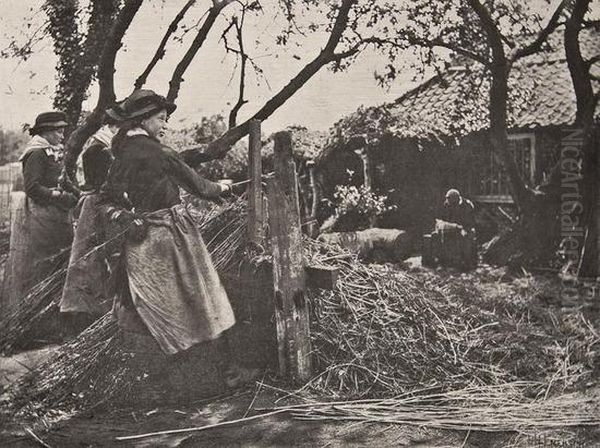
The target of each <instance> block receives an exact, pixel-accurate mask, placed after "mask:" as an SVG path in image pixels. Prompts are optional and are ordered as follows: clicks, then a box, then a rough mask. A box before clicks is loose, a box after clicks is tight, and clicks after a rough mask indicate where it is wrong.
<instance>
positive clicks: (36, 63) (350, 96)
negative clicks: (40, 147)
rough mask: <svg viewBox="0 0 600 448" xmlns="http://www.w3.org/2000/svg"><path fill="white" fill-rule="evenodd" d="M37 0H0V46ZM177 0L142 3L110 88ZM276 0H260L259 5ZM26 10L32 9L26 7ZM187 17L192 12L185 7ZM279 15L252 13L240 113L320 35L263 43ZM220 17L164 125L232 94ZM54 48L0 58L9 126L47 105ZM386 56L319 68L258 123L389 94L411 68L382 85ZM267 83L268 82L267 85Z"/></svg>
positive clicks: (157, 84) (210, 110)
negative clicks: (256, 67) (249, 62)
mask: <svg viewBox="0 0 600 448" xmlns="http://www.w3.org/2000/svg"><path fill="white" fill-rule="evenodd" d="M41 3H42V0H18V1H17V0H0V6H1V8H2V9H1V10H2V14H1V17H0V30H1V31H0V44H1V47H2V48H4V47H6V45H7V44H8V42H9V41H10V36H11V35H14V34H15V33H18V30H19V29H23V27H24V26H25V24H28V23H31V25H32V26H33V27H35V26H38V25H39V23H41V20H42V19H43V18H44V16H43V14H42V13H36V11H39V8H40V5H41ZM184 3H185V0H168V1H164V2H162V1H160V0H154V1H151V2H150V3H147V4H145V5H144V6H142V9H141V10H140V12H139V13H138V16H137V17H136V19H135V21H134V23H133V24H132V26H131V28H130V30H129V31H128V33H127V35H126V39H125V42H124V43H125V46H124V48H123V49H122V50H121V52H120V53H119V55H118V58H117V72H116V75H115V76H116V78H115V79H116V92H117V97H118V98H122V97H123V96H125V95H127V94H128V93H130V92H131V88H132V85H133V81H134V80H135V78H136V77H137V76H138V75H139V73H140V72H141V71H142V70H143V68H144V67H145V65H146V64H147V63H148V61H149V60H150V58H151V56H152V54H153V52H154V50H155V48H156V46H157V44H158V42H159V41H160V39H161V37H162V35H163V33H164V32H165V30H166V28H167V26H168V24H169V22H170V20H171V19H172V17H173V16H174V15H175V14H176V13H177V11H178V10H179V9H180V8H181V6H182V5H183V4H184ZM209 3H210V2H209V1H208V0H201V1H199V2H198V4H197V6H195V7H194V9H193V10H191V11H190V13H193V14H194V16H193V17H194V18H195V20H194V21H192V20H189V21H188V22H187V23H188V24H192V23H194V22H195V21H197V20H198V17H200V16H201V14H202V13H203V12H204V11H205V10H206V9H207V6H208V4H209ZM276 3H277V2H276V0H263V1H262V4H263V5H264V6H265V8H266V9H268V8H269V6H271V7H272V6H273V5H275V4H276ZM32 11H33V12H32ZM190 17H192V15H191V14H190ZM282 20H283V19H282V18H281V17H276V18H275V19H273V14H265V15H264V16H263V17H260V18H258V19H253V22H252V26H251V27H248V30H247V33H246V36H245V39H246V42H247V46H250V47H252V48H253V49H252V50H249V51H251V52H252V54H251V56H253V57H255V58H256V61H257V63H259V64H260V66H261V68H262V69H263V70H264V73H265V76H266V79H267V81H268V84H267V82H265V81H264V80H260V84H259V85H257V82H256V79H255V77H254V76H253V75H251V76H249V78H248V84H247V85H248V87H247V99H248V100H249V101H250V103H249V104H248V105H246V106H244V108H243V109H242V112H241V113H240V119H243V118H245V117H247V116H249V115H251V114H252V113H253V112H255V111H256V110H257V109H258V108H259V107H260V106H261V105H262V104H264V102H265V101H266V100H267V99H268V98H269V97H270V96H272V94H273V93H274V92H276V91H277V90H279V89H280V88H281V87H282V86H284V85H285V84H286V83H287V82H288V81H289V79H290V78H291V77H292V76H293V75H294V74H295V73H296V72H297V71H298V70H299V69H301V68H302V67H303V66H304V65H305V64H306V63H307V62H308V61H309V60H310V59H311V58H313V57H314V56H315V55H316V54H317V53H318V51H319V48H320V47H321V46H323V45H324V42H325V40H326V36H317V35H315V36H312V37H310V38H307V39H306V40H305V43H304V44H303V46H302V47H300V48H297V47H293V46H291V47H290V48H286V49H281V48H280V47H276V46H274V45H272V44H271V43H272V42H273V41H274V36H275V35H276V34H277V31H278V29H280V24H281V22H282ZM224 26H225V25H224V22H223V21H220V22H218V23H217V25H216V26H215V28H213V32H212V34H211V35H209V38H208V40H207V42H206V43H205V46H204V47H203V48H202V49H201V50H200V52H199V53H198V55H197V57H196V59H195V60H194V62H193V63H192V65H191V66H190V67H189V69H188V72H187V74H186V76H185V82H184V84H183V86H182V90H181V92H180V96H179V99H178V106H179V107H178V110H177V111H176V112H175V114H174V115H173V119H172V125H173V126H175V127H178V126H182V125H184V124H186V123H193V122H194V121H197V120H198V119H199V118H200V117H202V116H203V115H211V114H215V113H224V114H227V113H228V111H229V109H230V108H231V105H232V104H234V103H235V101H236V99H237V94H238V92H237V83H238V78H237V76H238V75H237V73H236V74H235V75H234V78H233V82H232V83H231V84H229V81H230V79H231V75H232V69H233V67H234V64H235V60H234V58H233V57H225V52H224V50H223V49H222V45H220V44H219V43H218V42H217V41H218V37H219V36H220V32H221V30H222V29H223V27H224ZM192 37H193V32H190V33H188V35H187V39H186V40H185V41H184V44H183V45H182V44H178V43H175V42H171V43H170V45H169V47H168V54H167V56H166V57H165V59H164V60H163V61H161V62H160V65H159V66H158V67H157V68H156V70H155V71H154V73H153V75H152V76H151V78H150V79H149V82H148V85H147V87H148V88H152V89H154V90H156V91H157V92H159V93H163V94H165V93H166V90H167V87H168V81H169V79H170V76H171V74H172V70H173V68H174V67H175V65H176V63H177V61H178V60H179V58H180V57H181V55H182V52H183V51H184V50H185V48H186V46H187V44H188V43H189V41H190V38H192ZM55 63H56V59H55V56H54V54H53V52H52V46H51V43H50V42H47V43H46V44H45V45H44V46H42V47H40V48H38V50H37V51H36V53H35V54H34V55H33V56H32V57H31V58H30V59H29V60H28V61H26V62H18V61H14V60H0V64H1V66H0V102H1V104H2V107H1V108H0V125H2V126H3V127H4V128H15V127H18V126H21V125H22V124H23V123H25V122H30V121H32V120H33V119H34V118H35V115H36V114H37V113H38V112H40V111H44V110H47V109H49V108H51V107H52V95H53V92H54V87H55V73H54V66H55ZM385 63H386V61H385V60H384V59H382V58H381V57H380V56H378V55H375V54H372V53H367V54H364V55H363V56H362V57H360V59H359V60H358V61H357V63H356V64H354V65H353V66H352V67H351V68H350V70H349V71H348V72H346V73H336V74H334V73H332V72H330V71H328V70H322V71H321V72H320V73H319V74H317V75H316V76H315V77H314V78H313V79H311V80H310V81H309V83H308V84H307V85H305V86H304V87H303V88H302V89H301V90H300V91H299V92H298V93H296V95H295V96H294V97H293V98H291V99H290V100H289V101H288V102H287V103H286V104H285V105H284V106H283V107H282V108H280V109H279V110H278V111H277V112H276V113H275V114H274V115H273V116H272V117H271V118H270V119H269V120H268V122H267V123H265V125H264V128H265V130H267V131H275V130H278V129H281V128H283V127H284V126H286V125H289V124H301V125H305V126H308V127H311V128H314V129H327V128H328V127H329V126H331V125H332V124H333V123H334V122H335V121H336V120H338V119H340V118H341V117H343V116H344V115H345V114H348V113H350V112H352V111H354V110H355V109H356V108H357V107H358V106H360V105H361V104H364V105H373V104H379V103H382V102H384V101H389V100H393V99H395V98H396V97H398V96H399V94H400V93H402V92H403V91H405V90H406V89H407V88H409V87H411V86H412V85H414V84H412V83H411V81H412V79H413V77H414V73H412V72H407V73H404V74H402V76H401V77H400V78H399V79H398V80H397V81H396V82H395V83H394V84H393V85H392V86H391V88H390V90H389V91H388V90H384V89H382V88H381V87H379V86H378V85H377V83H376V81H375V80H374V77H373V73H374V71H375V70H377V69H379V70H380V71H381V70H382V69H383V67H384V66H385ZM269 86H270V88H269ZM92 90H93V92H92V95H91V97H90V99H89V100H88V101H87V102H86V103H85V104H84V107H87V108H88V109H89V108H91V107H93V105H94V103H95V100H96V96H95V88H94V89H92Z"/></svg>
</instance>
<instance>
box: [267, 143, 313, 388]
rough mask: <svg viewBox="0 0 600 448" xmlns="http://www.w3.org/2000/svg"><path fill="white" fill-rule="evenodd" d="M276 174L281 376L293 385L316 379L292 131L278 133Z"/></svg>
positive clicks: (272, 229) (271, 187)
mask: <svg viewBox="0 0 600 448" xmlns="http://www.w3.org/2000/svg"><path fill="white" fill-rule="evenodd" d="M274 151H275V155H274V168H275V176H274V177H273V178H271V179H269V182H268V184H267V193H268V198H269V233H270V240H271V247H272V249H273V277H274V278H273V282H274V296H275V320H276V327H277V346H278V358H279V372H280V374H281V375H282V376H285V377H288V378H289V379H291V380H292V382H302V381H307V380H308V379H310V376H311V358H310V351H311V349H310V330H309V314H308V303H307V299H306V282H305V270H304V266H303V261H302V232H301V228H300V210H299V203H298V182H297V178H296V168H295V164H294V160H293V157H292V140H291V135H290V133H289V132H279V133H277V134H275V150H274Z"/></svg>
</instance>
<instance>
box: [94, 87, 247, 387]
mask: <svg viewBox="0 0 600 448" xmlns="http://www.w3.org/2000/svg"><path fill="white" fill-rule="evenodd" d="M121 110H122V114H123V119H124V120H125V121H124V124H123V125H121V127H120V129H119V132H118V133H117V135H116V136H115V138H114V139H113V147H112V150H113V154H114V156H115V160H114V162H113V164H112V166H111V168H110V171H109V175H108V179H107V181H106V184H105V185H104V187H103V189H102V194H103V196H104V198H105V200H106V202H107V203H108V204H109V205H108V206H107V207H106V213H107V216H108V217H109V219H110V221H112V222H116V223H118V225H119V229H120V231H121V232H127V233H128V235H129V237H128V238H127V241H126V242H125V245H124V249H123V256H122V261H123V262H124V263H123V265H122V266H123V268H124V269H123V270H121V271H120V272H121V273H122V276H121V279H120V280H119V281H118V283H117V295H116V297H117V300H116V302H115V303H116V306H115V311H116V313H117V316H118V317H119V323H120V325H121V326H122V327H125V329H128V330H137V331H145V332H148V333H150V334H151V335H152V337H153V338H154V340H155V341H156V342H157V343H158V346H159V347H160V348H161V349H162V351H163V352H164V353H166V354H168V355H174V354H178V353H182V352H184V351H186V350H187V349H189V348H191V347H192V346H194V345H196V344H199V343H201V342H204V341H209V340H214V339H217V338H218V337H219V336H220V335H221V334H222V333H223V332H224V331H225V330H227V329H229V328H230V327H232V326H233V324H234V323H235V318H234V315H233V311H232V308H231V305H230V303H229V299H228V297H227V294H226V293H225V289H224V288H223V285H222V284H221V281H220V279H219V276H218V274H217V272H216V269H215V267H214V266H213V263H212V260H211V258H210V255H209V253H208V251H207V249H206V247H205V245H204V242H203V240H202V237H201V236H200V233H199V231H198V227H197V224H196V223H195V222H194V219H193V218H192V217H191V216H190V215H189V214H188V212H187V209H186V208H185V207H184V206H183V205H181V201H180V196H179V188H180V187H181V188H183V189H184V190H186V191H187V192H189V193H191V194H193V195H196V196H199V197H202V198H205V199H217V198H219V197H220V196H222V195H223V194H225V193H227V192H228V191H229V190H230V184H226V183H224V182H221V183H219V182H211V181H209V180H206V179H204V178H202V177H200V176H199V175H198V174H197V173H196V172H195V171H194V170H192V169H191V168H190V167H189V166H188V165H187V164H186V163H185V162H184V161H183V160H182V159H181V158H180V157H179V156H178V154H177V153H176V152H175V151H173V150H172V149H170V148H168V147H165V146H164V145H162V144H161V143H160V141H159V137H160V136H161V135H162V133H163V130H164V127H165V124H166V121H167V117H168V115H169V114H171V113H172V112H173V111H174V110H175V105H174V104H172V103H170V102H168V101H167V100H166V99H165V98H164V97H162V96H160V95H157V94H156V93H154V92H153V91H151V90H138V91H136V92H134V93H133V94H132V95H131V96H130V97H129V98H127V99H126V100H125V101H124V102H123V103H122V104H121ZM240 372H242V371H241V370H240V369H231V370H230V372H229V374H228V375H229V379H230V381H229V385H230V386H233V385H235V384H236V383H238V382H239V381H238V380H240V379H241V378H242V376H243V375H241V374H240ZM243 373H244V374H245V373H247V372H243Z"/></svg>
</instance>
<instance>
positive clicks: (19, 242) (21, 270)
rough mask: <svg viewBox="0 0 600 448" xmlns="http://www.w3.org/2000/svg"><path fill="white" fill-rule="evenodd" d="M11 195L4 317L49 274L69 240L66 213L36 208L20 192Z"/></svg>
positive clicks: (51, 208)
mask: <svg viewBox="0 0 600 448" xmlns="http://www.w3.org/2000/svg"><path fill="white" fill-rule="evenodd" d="M13 194H14V195H15V196H14V198H13V199H14V204H13V205H14V207H11V208H12V213H13V216H12V220H11V221H12V222H11V235H10V252H9V256H8V262H7V264H6V271H5V273H4V287H3V297H2V298H3V300H2V302H3V314H4V315H6V313H7V312H10V310H11V309H12V308H14V307H15V306H16V305H17V304H18V303H19V301H20V299H22V298H23V297H25V295H27V293H28V292H29V291H30V290H31V289H32V288H33V287H34V286H36V285H37V284H38V283H40V282H41V281H43V280H44V279H45V278H46V277H47V276H49V275H50V274H52V272H53V271H54V270H55V269H56V268H57V262H58V258H60V257H59V256H60V255H61V254H63V255H65V254H66V253H67V251H68V250H69V248H70V247H71V242H72V240H73V228H72V225H71V220H70V217H69V212H68V211H66V210H63V209H61V208H58V207H55V206H52V205H48V206H41V205H38V204H36V203H35V202H34V201H32V200H31V199H29V198H28V197H27V196H25V194H24V193H13Z"/></svg>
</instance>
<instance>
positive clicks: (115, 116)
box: [104, 101, 124, 124]
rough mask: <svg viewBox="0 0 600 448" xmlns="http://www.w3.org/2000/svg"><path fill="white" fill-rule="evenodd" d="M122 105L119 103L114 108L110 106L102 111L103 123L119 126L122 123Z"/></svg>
mask: <svg viewBox="0 0 600 448" xmlns="http://www.w3.org/2000/svg"><path fill="white" fill-rule="evenodd" d="M122 103H123V102H122V101H121V102H120V103H116V104H115V105H114V106H112V107H110V108H108V109H106V110H105V111H104V123H106V124H119V123H121V122H123V121H124V118H123V115H124V114H123V110H122V109H121V104H122Z"/></svg>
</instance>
